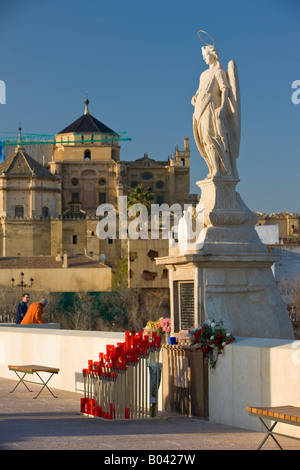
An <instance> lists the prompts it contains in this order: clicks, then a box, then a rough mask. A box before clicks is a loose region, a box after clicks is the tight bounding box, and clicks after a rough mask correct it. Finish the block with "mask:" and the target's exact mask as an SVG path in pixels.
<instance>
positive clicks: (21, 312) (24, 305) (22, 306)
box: [16, 292, 30, 325]
mask: <svg viewBox="0 0 300 470" xmlns="http://www.w3.org/2000/svg"><path fill="white" fill-rule="evenodd" d="M29 299H30V296H29V294H27V292H25V293H24V294H23V295H22V300H21V302H20V303H19V305H18V308H17V314H16V325H19V324H20V323H21V321H22V320H23V318H24V316H25V314H26V312H27V310H28V302H29Z"/></svg>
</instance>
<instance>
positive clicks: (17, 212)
mask: <svg viewBox="0 0 300 470" xmlns="http://www.w3.org/2000/svg"><path fill="white" fill-rule="evenodd" d="M15 217H20V218H23V217H24V206H15Z"/></svg>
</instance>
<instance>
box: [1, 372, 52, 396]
mask: <svg viewBox="0 0 300 470" xmlns="http://www.w3.org/2000/svg"><path fill="white" fill-rule="evenodd" d="M8 368H9V370H11V371H13V372H15V374H16V375H17V376H18V378H19V382H18V383H17V385H16V386H15V387H14V389H13V390H11V392H10V393H13V392H14V391H15V390H16V388H17V387H18V385H20V383H22V384H23V385H24V386H25V387H26V388H27V390H28V391H29V392H32V390H30V389H29V388H28V387H27V385H26V383H25V382H27V383H33V384H38V385H41V384H42V385H43V386H42V388H41V390H40V391H39V393H38V394H37V395H36V396H35V397H33V398H37V397H38V396H39V394H40V393H41V391H42V390H43V389H44V388H45V387H46V388H47V389H48V390H49V392H50V393H51V395H52V396H53V397H54V398H57V397H56V396H55V395H54V394H53V393H52V391H51V390H50V388H49V387H48V386H47V384H48V382H49V381H50V379H51V378H52V376H53V375H54V374H58V372H59V369H56V368H54V367H44V366H37V365H29V366H8ZM19 372H20V373H23V375H22V377H21V376H20V375H19ZM39 372H46V373H48V374H51V375H50V377H49V378H48V380H47V381H46V382H45V381H44V380H43V379H42V377H41V376H40V374H39ZM27 374H36V375H37V376H38V378H39V379H40V382H33V381H31V380H25V379H24V377H25V376H26V375H27Z"/></svg>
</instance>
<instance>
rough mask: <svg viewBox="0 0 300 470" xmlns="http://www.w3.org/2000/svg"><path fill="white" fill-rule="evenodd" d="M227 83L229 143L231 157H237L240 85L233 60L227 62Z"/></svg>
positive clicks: (239, 137) (239, 124)
mask: <svg viewBox="0 0 300 470" xmlns="http://www.w3.org/2000/svg"><path fill="white" fill-rule="evenodd" d="M227 78H228V84H229V96H228V102H229V106H228V107H227V113H226V114H227V122H228V124H229V126H228V132H229V145H230V154H231V157H233V158H237V157H238V156H239V150H240V140H241V99H240V86H239V77H238V72H237V66H236V63H235V62H234V60H231V61H230V62H229V63H228V72H227Z"/></svg>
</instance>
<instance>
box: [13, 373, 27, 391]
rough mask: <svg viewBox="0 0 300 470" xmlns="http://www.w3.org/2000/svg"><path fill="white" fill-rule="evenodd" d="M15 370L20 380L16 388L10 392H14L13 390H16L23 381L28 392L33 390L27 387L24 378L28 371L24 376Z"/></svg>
mask: <svg viewBox="0 0 300 470" xmlns="http://www.w3.org/2000/svg"><path fill="white" fill-rule="evenodd" d="M14 372H15V374H16V375H17V377H18V378H19V382H18V383H17V385H16V386H15V388H14V389H13V390H11V391H10V393H13V392H14V391H15V390H16V388H17V387H18V386H19V385H20V383H22V384H23V385H24V386H25V387H26V388H27V390H28V392H32V390H30V389H29V388H28V387H27V385H26V383H25V381H24V380H23V379H24V377H25V375H26V374H27V373H26V372H25V373H24V375H23V376H22V377H20V376H19V374H18V373H17V372H16V371H14Z"/></svg>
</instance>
